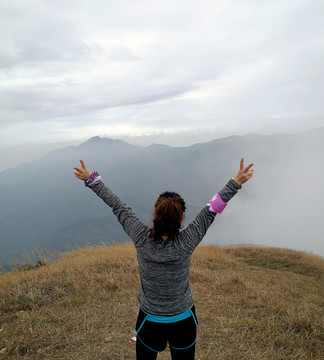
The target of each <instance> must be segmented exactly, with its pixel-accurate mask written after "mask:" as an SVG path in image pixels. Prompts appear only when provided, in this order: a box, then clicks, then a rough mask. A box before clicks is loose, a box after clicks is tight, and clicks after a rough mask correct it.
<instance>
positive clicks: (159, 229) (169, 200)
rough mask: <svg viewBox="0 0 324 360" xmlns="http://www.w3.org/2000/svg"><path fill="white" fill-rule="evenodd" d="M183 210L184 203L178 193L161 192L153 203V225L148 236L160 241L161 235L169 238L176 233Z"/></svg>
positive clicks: (184, 207) (177, 232)
mask: <svg viewBox="0 0 324 360" xmlns="http://www.w3.org/2000/svg"><path fill="white" fill-rule="evenodd" d="M185 210H186V204H185V202H184V200H183V199H182V197H181V196H180V195H179V194H177V193H175V192H171V191H165V192H164V193H162V194H161V195H160V196H159V197H158V199H157V201H156V203H155V212H154V219H153V227H152V228H151V229H150V232H149V236H150V237H152V238H154V239H155V240H157V241H160V240H161V239H162V236H163V235H166V236H168V237H169V238H172V237H174V236H175V235H178V234H179V230H180V227H181V221H182V216H183V213H184V212H185Z"/></svg>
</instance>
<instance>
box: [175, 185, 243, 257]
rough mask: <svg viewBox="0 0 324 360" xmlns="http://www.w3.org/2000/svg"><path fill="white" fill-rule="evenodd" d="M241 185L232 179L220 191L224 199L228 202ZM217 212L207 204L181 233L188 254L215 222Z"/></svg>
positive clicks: (183, 248)
mask: <svg viewBox="0 0 324 360" xmlns="http://www.w3.org/2000/svg"><path fill="white" fill-rule="evenodd" d="M240 188H241V187H240V186H239V185H238V184H237V183H236V182H235V181H234V180H230V181H229V182H228V183H227V184H226V185H225V186H224V187H223V189H222V190H220V191H219V192H218V193H219V195H220V197H221V198H222V200H223V201H225V202H228V201H229V200H230V199H231V198H232V197H233V196H234V195H235V194H236V193H237V191H238V190H239V189H240ZM215 217H216V213H214V212H211V211H209V204H207V206H205V207H204V208H203V209H202V210H201V211H200V213H199V214H198V215H197V216H196V218H195V219H194V220H193V221H192V222H191V223H190V224H189V225H188V227H187V228H186V229H184V230H183V231H182V232H181V233H180V235H179V247H180V248H181V250H182V251H184V252H185V253H187V254H190V253H192V252H193V251H194V250H195V248H196V247H197V246H198V245H199V243H200V242H201V241H202V239H203V238H204V236H205V234H206V232H207V230H208V228H209V227H210V225H211V224H212V223H213V221H214V219H215Z"/></svg>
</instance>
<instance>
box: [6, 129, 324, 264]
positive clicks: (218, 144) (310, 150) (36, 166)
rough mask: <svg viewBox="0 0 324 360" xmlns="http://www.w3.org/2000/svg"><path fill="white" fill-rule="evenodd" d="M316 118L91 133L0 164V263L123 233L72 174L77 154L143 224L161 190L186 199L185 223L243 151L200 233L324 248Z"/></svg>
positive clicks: (323, 170) (323, 135) (211, 239)
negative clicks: (237, 127)
mask: <svg viewBox="0 0 324 360" xmlns="http://www.w3.org/2000/svg"><path fill="white" fill-rule="evenodd" d="M323 155H324V128H319V129H315V130H313V131H309V132H306V133H303V134H274V135H258V134H250V135H246V136H230V137H226V138H221V139H215V140H213V141H210V142H206V143H199V144H194V145H192V146H187V147H170V146H166V145H161V144H152V145H150V146H135V145H131V144H129V143H127V142H124V141H122V140H113V139H110V138H100V137H93V138H91V139H89V140H88V141H86V142H84V143H82V144H81V145H79V146H70V147H66V148H62V149H60V150H56V151H53V152H51V153H49V154H48V155H46V156H45V157H43V158H41V159H39V160H35V161H32V162H30V163H26V164H23V165H20V166H18V167H16V168H13V169H8V170H4V171H2V172H1V173H0V175H1V176H0V203H1V206H0V231H1V237H0V263H2V264H8V263H9V262H10V259H11V258H15V259H21V257H22V255H23V253H24V251H25V250H27V251H32V250H33V249H35V248H36V247H41V248H43V249H48V250H50V251H54V250H58V251H66V250H69V249H72V248H75V247H77V246H84V245H86V244H89V243H90V244H99V243H101V242H106V243H111V242H113V241H117V242H119V241H127V240H129V239H128V238H127V236H126V235H125V234H124V233H123V231H122V230H121V227H120V225H119V224H118V222H117V220H116V219H115V217H114V216H113V215H112V213H111V211H110V209H109V208H108V207H107V206H106V205H105V204H104V203H103V202H102V201H101V200H100V199H98V198H97V197H96V196H95V195H94V194H93V192H92V191H91V190H90V189H88V188H85V187H84V185H83V183H82V182H81V181H80V180H78V179H76V178H75V176H74V174H73V166H79V159H81V158H82V159H83V160H84V161H85V164H86V166H87V167H88V168H89V169H90V170H97V171H98V172H99V173H100V175H101V176H102V178H103V181H104V183H105V184H106V185H107V186H109V187H110V188H111V189H112V190H113V191H114V192H115V193H116V194H117V195H118V196H119V197H120V198H121V199H122V200H123V201H124V202H126V203H127V204H128V205H130V206H131V207H132V208H133V210H134V211H135V212H136V214H137V215H138V216H139V217H140V219H141V220H142V221H143V222H145V223H147V224H149V223H150V222H151V219H152V213H153V206H154V202H155V200H156V198H157V196H158V195H159V193H161V192H163V191H165V190H172V191H176V192H178V193H180V194H181V195H182V197H183V198H184V199H185V201H186V203H187V208H188V211H187V214H186V218H185V225H186V224H188V223H189V222H190V221H191V220H192V219H193V218H194V216H195V215H196V213H197V212H198V211H199V209H200V208H201V207H203V206H204V205H205V204H206V203H207V202H208V200H209V199H210V198H211V197H212V196H213V195H214V194H215V193H216V192H217V191H218V190H219V189H221V188H222V187H223V186H224V185H225V184H226V182H227V181H228V180H229V179H230V178H231V177H234V176H235V174H236V172H237V171H238V168H239V161H240V158H241V157H244V158H245V164H246V165H247V164H248V163H250V162H253V163H254V164H255V165H254V169H255V173H254V176H253V178H252V179H251V180H250V181H249V182H248V183H247V184H246V185H245V186H243V189H242V190H240V191H239V194H238V195H236V196H235V197H234V198H233V199H232V200H231V202H230V204H229V206H228V207H227V208H226V210H225V211H224V212H223V214H222V215H220V216H217V218H216V223H217V224H216V225H215V224H213V225H212V228H211V229H210V231H209V232H208V235H207V236H206V238H205V240H204V241H205V242H208V243H217V244H221V245H225V244H236V243H249V244H252V243H253V244H260V245H270V246H280V247H286V248H294V249H299V250H306V251H309V252H314V253H316V254H318V255H322V256H323V255H324V246H323V235H324V234H323V225H322V222H323V220H322V215H323V214H324V201H323V198H324V197H323V195H324V191H323V186H322V184H321V180H322V179H323V175H324V162H323V158H324V156H323Z"/></svg>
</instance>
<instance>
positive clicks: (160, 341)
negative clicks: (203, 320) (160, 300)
mask: <svg viewBox="0 0 324 360" xmlns="http://www.w3.org/2000/svg"><path fill="white" fill-rule="evenodd" d="M191 311H192V313H193V316H190V317H188V318H187V319H184V320H181V321H177V322H174V323H168V324H163V323H162V324H161V323H155V322H151V321H148V320H146V321H145V322H144V324H143V321H144V319H145V317H146V314H145V313H144V312H143V311H142V310H140V311H139V314H138V318H137V322H136V331H137V340H136V359H137V360H155V359H156V357H157V354H158V353H159V352H162V351H164V350H165V348H166V345H167V343H169V346H170V351H171V357H172V360H194V358H195V341H196V332H197V326H198V322H197V318H196V313H195V307H194V306H193V307H192V309H191ZM142 324H143V325H142ZM141 325H142V326H141ZM139 328H140V330H139V331H138V329H139Z"/></svg>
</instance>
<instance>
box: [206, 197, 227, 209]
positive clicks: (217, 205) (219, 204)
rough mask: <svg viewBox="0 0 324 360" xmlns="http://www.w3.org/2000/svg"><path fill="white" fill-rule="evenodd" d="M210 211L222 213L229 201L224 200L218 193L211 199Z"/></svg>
mask: <svg viewBox="0 0 324 360" xmlns="http://www.w3.org/2000/svg"><path fill="white" fill-rule="evenodd" d="M209 205H210V208H209V211H210V212H214V213H217V214H221V213H222V212H223V210H224V209H225V208H226V206H227V203H226V202H225V201H223V199H222V198H221V197H220V195H219V194H218V193H217V194H216V195H215V196H213V198H212V199H211V200H210V201H209Z"/></svg>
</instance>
